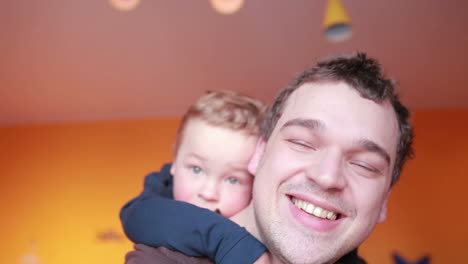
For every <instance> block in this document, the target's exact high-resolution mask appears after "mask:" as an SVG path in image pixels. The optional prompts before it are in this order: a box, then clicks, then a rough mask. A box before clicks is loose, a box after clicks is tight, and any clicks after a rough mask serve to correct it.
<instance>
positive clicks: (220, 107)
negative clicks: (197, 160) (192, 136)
mask: <svg viewBox="0 0 468 264" xmlns="http://www.w3.org/2000/svg"><path fill="white" fill-rule="evenodd" d="M266 108H267V107H266V105H265V104H264V103H262V102H261V101H259V100H257V99H255V98H252V97H250V96H247V95H243V94H239V93H236V92H232V91H207V92H206V93H205V94H204V95H202V96H201V97H200V98H199V99H198V100H197V101H196V102H195V104H193V105H192V106H190V108H189V109H188V110H187V112H186V113H185V114H184V116H183V117H182V121H181V123H180V125H179V128H178V130H177V135H176V141H175V144H174V155H176V154H177V150H178V149H179V146H180V144H181V142H182V138H183V134H184V129H185V126H186V125H187V123H188V121H189V120H192V119H199V120H202V121H205V122H207V123H208V124H210V125H212V126H216V127H223V128H227V129H231V130H234V131H242V132H245V133H246V134H247V135H253V136H257V135H258V134H259V133H260V126H261V124H262V122H263V118H264V114H265V111H266Z"/></svg>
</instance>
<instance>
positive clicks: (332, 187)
mask: <svg viewBox="0 0 468 264" xmlns="http://www.w3.org/2000/svg"><path fill="white" fill-rule="evenodd" d="M318 155H319V157H318V158H317V159H316V160H315V161H314V162H312V163H311V165H310V166H309V167H308V169H307V171H306V174H307V178H309V179H310V180H311V181H313V182H315V184H317V185H318V186H320V187H321V188H322V189H323V190H328V191H340V190H342V189H344V188H345V187H346V184H347V180H346V177H345V168H344V166H345V163H344V159H343V155H342V154H341V153H340V151H339V150H336V149H329V150H324V151H323V152H322V153H320V154H318Z"/></svg>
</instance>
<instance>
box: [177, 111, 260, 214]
mask: <svg viewBox="0 0 468 264" xmlns="http://www.w3.org/2000/svg"><path fill="white" fill-rule="evenodd" d="M182 137H183V139H182V142H181V144H180V146H179V148H178V150H177V154H176V157H175V159H174V163H173V165H172V167H171V174H172V175H173V176H174V199H176V200H179V201H184V202H188V203H191V204H194V205H197V206H200V207H203V208H207V209H209V210H212V211H216V210H219V212H220V213H221V214H222V215H224V216H225V217H231V216H232V215H234V214H235V213H237V212H238V211H240V210H241V209H243V208H244V207H246V206H247V205H248V204H249V202H250V199H251V197H252V182H253V176H252V175H251V174H250V173H249V172H248V171H247V164H248V162H249V159H250V157H251V156H252V154H253V152H254V149H255V143H256V137H254V136H248V135H247V134H245V133H244V132H238V131H233V130H230V129H226V128H222V127H216V126H212V125H209V124H208V123H206V122H205V121H202V120H198V119H192V120H190V121H188V123H187V125H186V126H185V128H184V131H183V135H182Z"/></svg>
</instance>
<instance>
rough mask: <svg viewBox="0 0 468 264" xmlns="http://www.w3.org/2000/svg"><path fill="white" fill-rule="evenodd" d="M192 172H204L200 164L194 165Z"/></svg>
mask: <svg viewBox="0 0 468 264" xmlns="http://www.w3.org/2000/svg"><path fill="white" fill-rule="evenodd" d="M192 172H193V173H195V174H200V173H201V172H202V169H201V168H200V167H198V166H192Z"/></svg>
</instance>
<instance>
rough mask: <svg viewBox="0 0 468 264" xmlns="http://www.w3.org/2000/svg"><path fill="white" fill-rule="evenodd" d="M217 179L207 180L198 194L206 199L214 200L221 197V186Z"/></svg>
mask: <svg viewBox="0 0 468 264" xmlns="http://www.w3.org/2000/svg"><path fill="white" fill-rule="evenodd" d="M218 187H219V186H218V184H217V183H216V181H207V182H206V183H205V184H204V185H203V186H202V187H201V189H200V192H199V193H198V196H199V197H200V198H202V199H203V200H205V201H209V202H213V201H217V200H218V198H219V190H218V189H219V188H218Z"/></svg>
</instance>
